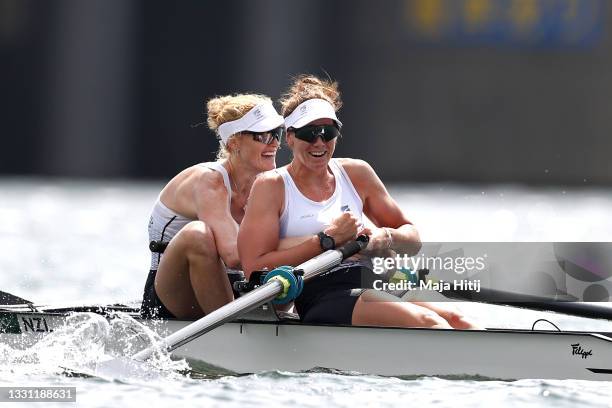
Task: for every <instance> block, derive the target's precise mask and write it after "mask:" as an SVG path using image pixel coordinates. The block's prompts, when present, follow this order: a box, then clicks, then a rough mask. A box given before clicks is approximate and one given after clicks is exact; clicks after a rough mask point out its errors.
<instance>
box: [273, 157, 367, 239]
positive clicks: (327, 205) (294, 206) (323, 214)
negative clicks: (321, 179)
mask: <svg viewBox="0 0 612 408" xmlns="http://www.w3.org/2000/svg"><path fill="white" fill-rule="evenodd" d="M329 168H330V170H331V171H332V173H333V175H334V178H335V181H336V189H335V190H334V193H333V194H332V196H331V197H330V198H328V199H327V200H325V201H322V202H316V201H312V200H311V199H309V198H307V197H305V196H304V195H303V194H302V193H301V192H300V190H298V188H297V186H296V185H295V182H294V181H293V179H292V178H291V175H290V174H289V172H288V171H287V168H286V167H282V168H280V169H277V170H276V171H277V172H278V173H279V174H280V175H281V176H282V177H283V182H284V183H285V206H284V209H283V213H282V214H281V218H280V238H281V239H282V238H287V237H300V236H304V235H314V234H317V233H319V232H320V231H323V230H324V229H325V228H327V227H328V226H329V225H330V224H331V221H332V219H334V218H336V217H337V216H339V215H340V214H341V213H343V212H346V211H351V212H352V213H353V214H355V216H356V217H357V218H358V219H359V220H360V221H362V222H363V203H362V201H361V197H359V194H357V191H356V190H355V187H354V186H353V183H352V182H351V179H350V178H349V176H348V174H346V171H345V170H344V169H343V168H342V165H341V164H340V163H339V162H338V161H337V160H336V159H331V160H330V162H329Z"/></svg>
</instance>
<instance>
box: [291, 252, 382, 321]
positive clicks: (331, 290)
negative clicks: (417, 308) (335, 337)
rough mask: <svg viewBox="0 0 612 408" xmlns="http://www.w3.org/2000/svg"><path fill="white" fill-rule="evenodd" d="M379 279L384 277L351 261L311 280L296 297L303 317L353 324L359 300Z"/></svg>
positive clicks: (308, 319) (297, 305)
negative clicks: (356, 304)
mask: <svg viewBox="0 0 612 408" xmlns="http://www.w3.org/2000/svg"><path fill="white" fill-rule="evenodd" d="M376 279H380V277H379V276H378V275H376V274H375V273H374V272H372V270H371V269H369V268H368V267H366V266H364V265H363V264H362V263H359V262H350V263H343V264H340V265H338V266H337V267H335V268H333V269H331V270H330V271H329V272H327V273H326V274H324V275H320V276H318V277H316V278H314V279H312V280H310V281H309V282H307V283H306V284H304V291H303V292H302V294H301V295H300V296H299V297H298V298H297V299H296V300H295V308H296V310H297V312H298V314H299V315H300V320H301V321H302V322H304V323H325V324H345V325H350V324H351V323H352V320H353V309H354V308H355V303H357V299H359V296H361V294H362V293H363V292H364V290H365V289H367V288H372V286H373V282H374V280H376Z"/></svg>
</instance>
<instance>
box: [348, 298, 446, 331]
mask: <svg viewBox="0 0 612 408" xmlns="http://www.w3.org/2000/svg"><path fill="white" fill-rule="evenodd" d="M352 324H354V325H363V326H395V327H430V328H437V329H450V328H451V327H450V326H449V324H448V323H447V321H446V320H444V319H443V318H442V317H440V316H439V315H438V314H436V313H435V312H434V311H432V310H431V309H427V308H424V307H422V306H419V305H416V304H413V303H408V302H403V301H402V300H401V299H399V298H397V297H396V296H393V295H391V294H389V293H386V292H382V291H376V290H373V289H368V290H366V291H365V292H363V293H362V294H361V296H359V299H358V300H357V302H356V303H355V308H354V309H353V318H352Z"/></svg>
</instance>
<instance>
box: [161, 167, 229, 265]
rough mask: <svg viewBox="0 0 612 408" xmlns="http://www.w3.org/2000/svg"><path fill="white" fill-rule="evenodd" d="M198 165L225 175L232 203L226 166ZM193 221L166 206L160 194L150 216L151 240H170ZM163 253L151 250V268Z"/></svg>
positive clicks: (224, 180) (226, 186) (224, 182)
mask: <svg viewBox="0 0 612 408" xmlns="http://www.w3.org/2000/svg"><path fill="white" fill-rule="evenodd" d="M198 166H204V167H207V168H209V169H211V170H215V171H218V172H219V173H221V175H222V176H223V184H225V188H226V189H227V200H228V201H227V203H228V205H230V204H231V200H232V188H231V186H230V181H229V175H228V174H227V170H225V167H223V165H222V164H221V163H218V162H208V163H200V164H198ZM160 194H161V193H160ZM191 221H195V220H194V219H191V218H187V217H185V216H183V215H181V214H178V213H176V212H174V211H173V210H171V209H170V208H168V207H166V206H165V205H164V203H162V202H161V200H160V199H159V196H158V197H157V200H156V201H155V204H154V205H153V209H152V210H151V217H150V218H149V242H151V241H159V242H170V240H171V239H172V238H173V237H174V236H175V235H176V234H177V233H178V232H179V231H180V230H181V229H182V228H183V227H184V226H185V225H187V224H189V223H190V222H191ZM161 255H162V254H159V253H155V252H151V268H150V269H157V267H158V266H159V261H160V259H161Z"/></svg>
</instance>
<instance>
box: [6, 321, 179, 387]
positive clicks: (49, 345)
mask: <svg viewBox="0 0 612 408" xmlns="http://www.w3.org/2000/svg"><path fill="white" fill-rule="evenodd" d="M24 339H25V338H24ZM160 340H161V338H160V337H159V336H158V335H157V334H156V333H155V332H154V331H153V330H151V329H150V328H148V327H145V326H143V325H141V324H140V323H138V322H137V321H136V320H134V319H133V318H132V317H131V316H129V315H128V314H125V313H115V314H112V315H110V316H109V319H107V318H105V317H104V316H102V315H99V314H96V313H72V314H70V315H68V316H67V317H66V318H65V321H64V323H63V324H62V325H61V326H60V327H59V328H57V329H56V330H54V331H53V332H52V333H50V334H48V335H46V336H44V337H42V338H41V339H40V340H39V341H38V342H36V343H35V344H34V345H32V346H31V347H28V344H27V343H25V341H22V342H21V343H19V344H15V345H13V346H11V345H8V344H3V343H0V379H2V378H14V376H15V375H17V376H23V377H26V378H29V377H34V376H40V375H45V374H48V375H51V374H66V375H70V376H73V375H78V376H80V375H85V376H93V377H98V375H97V373H96V367H97V365H98V364H99V363H101V362H105V361H109V360H113V359H116V358H127V359H129V357H131V356H132V355H133V354H135V353H136V352H137V351H139V350H140V349H142V348H144V347H149V346H155V345H156V344H159V343H160ZM146 368H147V370H149V369H150V371H151V372H155V373H156V375H162V376H165V377H173V376H180V374H179V372H185V371H187V370H189V365H188V364H187V362H186V361H185V360H172V359H171V358H170V354H169V353H167V352H166V351H165V350H163V349H160V348H159V347H158V348H157V349H156V352H155V353H154V354H153V355H152V357H151V358H150V359H149V360H148V361H147V366H146ZM117 374H118V375H121V380H122V381H123V382H126V380H127V381H130V380H134V381H138V380H139V378H127V379H126V377H125V375H124V374H126V373H117ZM102 378H104V377H102ZM109 379H110V380H114V379H113V378H109Z"/></svg>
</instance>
